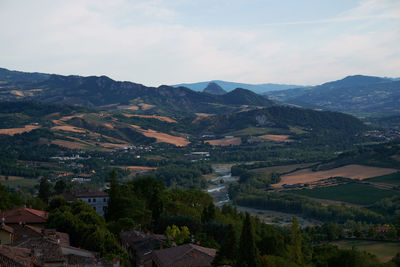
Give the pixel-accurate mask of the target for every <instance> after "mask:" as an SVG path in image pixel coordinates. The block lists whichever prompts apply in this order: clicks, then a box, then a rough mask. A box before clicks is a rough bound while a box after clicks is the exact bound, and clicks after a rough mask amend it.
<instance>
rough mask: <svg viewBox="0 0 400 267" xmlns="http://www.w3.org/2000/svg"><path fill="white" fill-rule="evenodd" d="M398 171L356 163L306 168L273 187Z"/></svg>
mask: <svg viewBox="0 0 400 267" xmlns="http://www.w3.org/2000/svg"><path fill="white" fill-rule="evenodd" d="M397 171H398V170H396V169H391V168H379V167H370V166H364V165H356V164H351V165H346V166H343V167H339V168H335V169H331V170H326V171H316V172H314V171H312V170H311V169H304V170H300V171H296V172H293V173H290V174H287V175H282V176H281V182H279V183H277V184H274V185H273V187H275V188H279V187H281V186H282V185H284V184H298V183H311V182H315V181H318V180H321V179H327V178H330V177H345V178H350V179H360V180H363V179H367V178H372V177H377V176H381V175H387V174H392V173H395V172H397Z"/></svg>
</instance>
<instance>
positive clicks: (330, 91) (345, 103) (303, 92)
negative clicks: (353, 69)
mask: <svg viewBox="0 0 400 267" xmlns="http://www.w3.org/2000/svg"><path fill="white" fill-rule="evenodd" d="M265 95H266V96H268V97H270V98H272V99H275V100H277V101H280V102H286V103H290V104H294V105H297V106H301V107H306V108H314V109H323V110H333V111H339V112H345V113H350V114H354V115H360V116H364V115H369V116H388V115H395V114H400V81H399V80H398V79H390V78H380V77H373V76H363V75H354V76H348V77H345V78H344V79H341V80H338V81H333V82H328V83H324V84H322V85H318V86H312V87H304V88H294V89H289V90H281V91H274V92H267V93H265Z"/></svg>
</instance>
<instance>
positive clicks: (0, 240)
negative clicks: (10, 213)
mask: <svg viewBox="0 0 400 267" xmlns="http://www.w3.org/2000/svg"><path fill="white" fill-rule="evenodd" d="M13 239H14V229H13V228H12V227H10V226H8V225H6V224H5V223H4V218H3V222H2V223H1V225H0V245H2V244H10V243H12V242H13V241H14V240H13Z"/></svg>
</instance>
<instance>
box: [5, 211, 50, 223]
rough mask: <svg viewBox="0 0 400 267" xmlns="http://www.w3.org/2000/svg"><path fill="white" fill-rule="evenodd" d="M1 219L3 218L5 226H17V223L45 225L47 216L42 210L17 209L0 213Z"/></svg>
mask: <svg viewBox="0 0 400 267" xmlns="http://www.w3.org/2000/svg"><path fill="white" fill-rule="evenodd" d="M0 217H1V218H3V217H4V218H5V221H4V222H5V223H6V224H19V223H27V224H29V223H33V224H35V223H38V224H42V223H46V221H47V218H48V217H49V214H48V213H47V212H45V211H42V210H34V209H28V208H17V209H13V210H7V211H4V212H2V213H0Z"/></svg>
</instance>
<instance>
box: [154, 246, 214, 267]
mask: <svg viewBox="0 0 400 267" xmlns="http://www.w3.org/2000/svg"><path fill="white" fill-rule="evenodd" d="M152 254H153V261H154V262H155V263H156V264H157V266H160V267H167V266H168V267H177V266H212V261H213V260H214V258H215V255H216V250H215V249H211V248H205V247H200V246H197V245H193V244H185V245H182V246H178V247H172V248H167V249H162V250H155V251H153V253H152Z"/></svg>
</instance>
